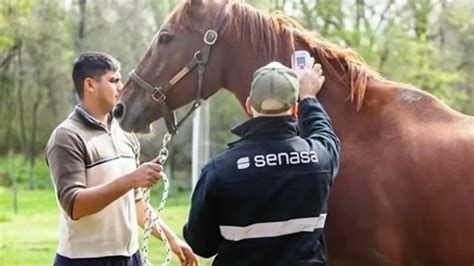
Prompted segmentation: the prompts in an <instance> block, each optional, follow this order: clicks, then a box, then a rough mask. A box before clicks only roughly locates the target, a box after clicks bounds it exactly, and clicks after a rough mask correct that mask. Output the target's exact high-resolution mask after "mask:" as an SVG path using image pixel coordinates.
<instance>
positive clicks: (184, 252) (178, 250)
mask: <svg viewBox="0 0 474 266" xmlns="http://www.w3.org/2000/svg"><path fill="white" fill-rule="evenodd" d="M170 246H171V250H172V251H173V253H174V254H176V256H177V257H178V259H179V261H180V262H181V265H182V266H197V265H199V261H198V258H197V256H196V255H195V254H194V252H193V250H192V249H191V247H189V245H188V244H186V242H184V241H183V240H181V239H179V238H177V237H176V238H173V239H170Z"/></svg>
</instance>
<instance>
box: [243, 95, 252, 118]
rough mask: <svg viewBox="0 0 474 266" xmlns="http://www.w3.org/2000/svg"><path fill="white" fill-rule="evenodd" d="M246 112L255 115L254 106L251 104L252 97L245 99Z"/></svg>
mask: <svg viewBox="0 0 474 266" xmlns="http://www.w3.org/2000/svg"><path fill="white" fill-rule="evenodd" d="M245 112H246V113H247V115H248V116H250V117H253V112H252V106H251V105H250V98H248V97H247V100H245Z"/></svg>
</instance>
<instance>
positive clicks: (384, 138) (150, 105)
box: [114, 0, 474, 266]
mask: <svg viewBox="0 0 474 266" xmlns="http://www.w3.org/2000/svg"><path fill="white" fill-rule="evenodd" d="M295 50H306V51H309V52H310V54H311V55H312V56H313V57H314V58H315V61H316V62H317V63H320V64H321V65H322V68H323V71H324V75H325V76H326V81H325V83H324V85H323V88H322V91H321V92H320V94H318V96H317V97H318V99H319V100H320V102H321V103H322V104H323V105H324V107H325V108H326V111H327V112H328V114H329V116H330V117H331V119H332V121H333V126H334V129H335V131H336V134H337V135H338V136H339V138H340V139H341V162H340V172H339V174H338V176H337V178H336V181H335V183H334V185H333V187H332V190H331V195H330V199H329V211H328V219H327V223H326V227H325V233H326V238H327V243H328V263H329V265H332V266H334V265H344V266H347V265H364V266H368V265H369V266H370V265H397V266H398V265H400V266H401V265H403V266H406V265H414V266H415V265H447V266H448V265H449V266H454V265H455V266H458V265H459V266H468V265H473V264H474V243H473V239H474V211H473V207H472V204H473V202H474V164H473V163H474V117H472V116H468V115H464V114H461V113H458V112H456V111H454V110H453V109H451V108H450V107H448V106H447V105H446V104H444V103H442V102H441V101H439V100H438V99H436V98H435V97H434V96H432V95H430V94H429V93H426V92H424V91H421V90H419V89H417V88H414V87H412V86H410V85H407V84H403V83H398V82H394V81H389V80H387V79H385V78H383V77H382V76H381V75H379V74H378V73H377V72H376V71H374V70H373V69H372V68H371V67H370V66H369V65H368V64H366V63H365V62H364V61H363V59H362V58H361V57H360V56H359V55H358V54H357V53H356V52H355V51H353V50H350V49H343V48H341V47H339V46H338V45H336V44H334V43H331V42H330V41H328V40H326V39H325V38H324V37H322V36H320V35H319V34H317V33H314V32H310V31H308V30H305V29H304V28H303V27H301V26H300V25H299V24H298V23H297V22H296V21H294V20H292V19H291V18H289V17H287V16H285V15H283V14H281V13H280V14H271V15H268V14H266V13H264V12H262V11H259V10H256V9H254V8H253V7H251V6H249V5H247V4H244V3H240V2H238V1H232V0H215V1H205V0H188V1H186V2H183V3H181V4H180V5H178V6H177V7H176V9H175V10H174V11H173V12H172V13H171V14H170V15H169V17H168V18H167V19H166V21H165V22H164V23H163V25H162V26H161V28H160V29H159V31H158V32H157V33H156V35H155V36H154V37H153V40H152V41H151V43H150V45H149V47H148V49H147V51H146V53H145V55H144V57H143V59H142V60H141V61H140V62H139V64H138V66H137V68H136V70H134V71H132V73H131V76H130V78H129V79H128V81H127V82H126V83H125V85H124V88H123V91H122V93H121V96H120V98H119V102H118V104H117V106H116V108H115V110H114V116H115V117H116V119H118V121H119V123H120V125H121V126H122V128H123V129H124V130H126V131H129V132H131V131H134V132H148V131H149V125H150V123H151V122H153V121H155V120H158V119H160V118H162V117H164V118H165V121H166V122H167V123H166V124H167V126H168V129H169V130H170V132H175V131H176V129H177V127H179V125H180V124H181V123H182V121H180V122H178V123H176V121H175V119H174V115H173V110H176V109H177V108H179V107H181V106H183V105H185V104H187V103H190V102H192V101H193V100H194V104H193V105H192V107H191V110H190V112H189V113H191V112H192V111H193V110H194V109H195V108H197V107H198V106H199V104H200V103H201V101H202V100H205V99H207V98H208V97H210V96H212V95H213V94H214V93H216V92H217V91H218V90H219V89H221V88H224V89H227V90H229V91H230V92H231V93H233V94H234V95H235V97H236V98H237V100H238V101H239V102H240V103H241V104H242V106H244V102H245V99H246V97H247V96H248V94H249V90H250V84H251V79H252V74H253V72H254V71H255V70H256V69H257V68H259V67H261V66H263V65H265V64H266V63H268V62H270V61H279V62H282V63H283V64H286V65H287V66H289V65H290V62H291V54H292V53H293V51H295ZM196 84H197V86H196Z"/></svg>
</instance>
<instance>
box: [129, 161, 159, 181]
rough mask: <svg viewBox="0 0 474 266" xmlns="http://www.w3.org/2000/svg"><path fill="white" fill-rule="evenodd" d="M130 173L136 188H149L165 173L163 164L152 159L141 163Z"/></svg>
mask: <svg viewBox="0 0 474 266" xmlns="http://www.w3.org/2000/svg"><path fill="white" fill-rule="evenodd" d="M128 175H129V177H130V178H132V182H133V186H134V187H135V188H137V187H143V188H149V187H152V186H153V185H155V184H156V182H158V181H159V180H160V179H161V178H162V176H163V175H164V173H163V166H161V165H160V164H159V163H157V162H155V161H150V162H147V163H144V164H142V165H140V166H139V167H138V168H137V169H135V171H133V172H131V173H130V174H128Z"/></svg>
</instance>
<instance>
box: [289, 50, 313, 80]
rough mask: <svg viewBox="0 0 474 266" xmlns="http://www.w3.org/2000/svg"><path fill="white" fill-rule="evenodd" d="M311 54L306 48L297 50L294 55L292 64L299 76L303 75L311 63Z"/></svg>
mask: <svg viewBox="0 0 474 266" xmlns="http://www.w3.org/2000/svg"><path fill="white" fill-rule="evenodd" d="M310 59H311V55H310V54H309V52H308V51H306V50H297V51H295V52H294V54H293V55H292V60H293V62H292V66H293V70H294V71H296V73H297V74H298V76H300V75H301V73H302V71H303V69H305V68H306V66H307V65H308V64H309V62H310Z"/></svg>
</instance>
